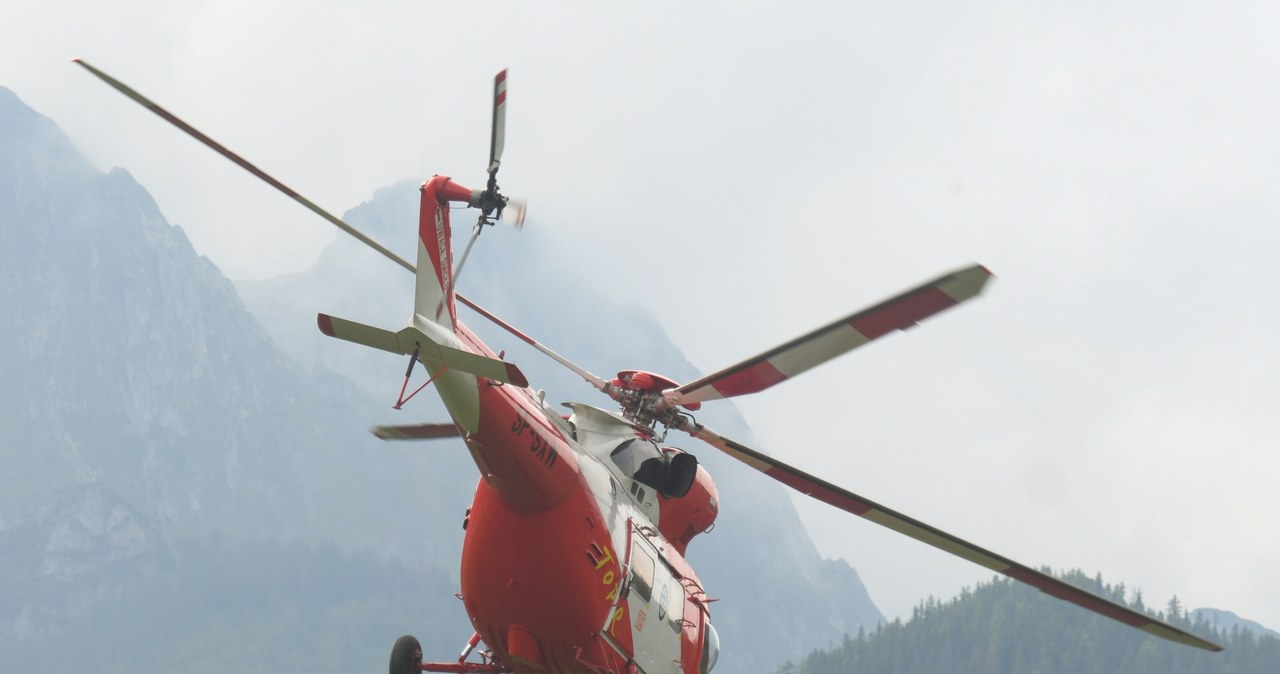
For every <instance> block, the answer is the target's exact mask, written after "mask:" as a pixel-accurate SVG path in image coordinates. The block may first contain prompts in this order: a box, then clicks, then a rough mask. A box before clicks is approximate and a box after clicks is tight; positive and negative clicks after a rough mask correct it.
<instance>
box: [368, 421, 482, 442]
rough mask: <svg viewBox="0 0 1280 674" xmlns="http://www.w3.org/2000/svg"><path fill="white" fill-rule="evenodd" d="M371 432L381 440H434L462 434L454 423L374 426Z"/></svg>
mask: <svg viewBox="0 0 1280 674" xmlns="http://www.w3.org/2000/svg"><path fill="white" fill-rule="evenodd" d="M370 430H372V431H373V434H374V435H376V436H378V437H379V438H382V439H383V440H434V439H436V438H456V437H460V436H461V435H462V433H461V432H459V431H458V427H457V426H456V425H454V424H413V425H410V426H374V427H373V428H372V429H370Z"/></svg>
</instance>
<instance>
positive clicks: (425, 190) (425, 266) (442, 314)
mask: <svg viewBox="0 0 1280 674" xmlns="http://www.w3.org/2000/svg"><path fill="white" fill-rule="evenodd" d="M475 194H476V193H475V192H473V191H472V190H470V189H468V188H466V187H463V186H462V185H459V184H457V183H455V182H453V181H452V180H450V179H449V178H448V177H447V176H435V177H433V178H431V179H430V180H428V181H427V182H425V183H423V184H422V206H421V210H420V213H419V216H418V282H417V287H416V293H415V295H414V300H413V311H414V313H415V314H418V315H419V316H422V317H423V318H424V319H426V320H428V321H430V322H432V323H435V324H437V325H439V326H441V327H443V328H446V329H447V330H448V331H449V332H454V331H455V329H456V326H457V321H458V314H457V308H456V307H455V305H454V290H453V244H452V231H451V228H450V226H449V202H451V201H457V202H463V203H468V204H470V203H471V202H472V201H474V199H475Z"/></svg>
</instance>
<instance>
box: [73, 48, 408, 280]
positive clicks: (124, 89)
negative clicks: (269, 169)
mask: <svg viewBox="0 0 1280 674" xmlns="http://www.w3.org/2000/svg"><path fill="white" fill-rule="evenodd" d="M72 61H74V62H75V63H78V64H79V65H80V66H81V67H83V68H84V69H85V70H88V71H89V72H91V73H93V74H94V75H95V76H96V77H97V78H98V79H100V80H102V81H103V82H106V83H107V84H109V85H111V87H112V88H113V89H115V90H116V91H119V92H120V93H122V94H124V95H125V96H128V97H129V98H132V99H133V100H134V102H136V103H138V104H139V105H141V106H142V107H144V108H146V109H148V110H150V111H151V112H154V113H155V114H157V115H159V116H160V117H161V118H162V119H164V120H165V121H166V122H169V123H170V124H172V125H174V126H176V127H178V128H179V129H181V130H182V131H183V132H184V133H186V134H187V135H188V136H191V137H192V138H195V139H196V140H198V141H200V142H201V143H204V144H205V145H207V146H208V147H210V148H211V149H213V151H214V152H217V153H218V154H220V155H222V156H224V157H226V158H227V159H230V160H231V161H233V162H235V163H236V165H237V166H239V167H240V168H242V169H244V170H246V171H248V172H249V173H252V174H253V175H255V176H257V177H258V178H259V179H261V180H262V181H263V182H265V183H267V184H268V185H270V186H272V187H274V188H276V189H277V190H280V191H281V192H283V193H284V194H285V195H286V196H288V197H289V198H290V199H293V200H294V201H296V202H298V203H300V204H302V205H303V206H306V207H307V208H308V209H310V210H311V212H312V213H315V214H316V215H319V216H320V217H322V218H324V219H325V220H328V221H329V222H330V223H332V224H333V225H334V226H335V227H337V228H338V229H341V230H342V231H344V232H346V233H347V234H350V235H351V236H354V237H355V238H357V239H359V240H360V241H361V242H362V243H364V244H365V245H366V246H369V247H370V248H372V249H374V250H376V251H378V252H379V253H382V254H383V255H384V256H385V257H387V259H389V260H391V261H392V262H395V263H396V264H398V265H400V266H401V267H404V268H405V269H408V270H409V271H414V267H413V265H411V264H409V263H408V262H407V261H405V260H404V259H403V258H401V257H400V256H399V255H396V254H395V253H393V252H391V251H390V250H388V249H387V248H386V247H385V246H383V245H382V244H380V243H378V242H377V241H374V240H373V239H370V238H369V237H367V236H365V235H364V234H363V233H362V232H361V231H360V230H358V229H356V228H355V227H352V226H351V225H348V224H347V223H345V222H343V221H342V220H341V219H340V218H338V217H337V216H335V215H333V214H332V213H330V212H329V211H326V210H324V209H323V208H320V207H319V206H317V205H315V204H314V203H312V202H311V200H310V199H307V198H306V197H304V196H302V195H301V194H298V193H297V192H294V191H293V189H292V188H290V187H289V186H288V185H285V184H284V183H282V182H280V181H279V180H276V179H275V178H273V177H271V176H270V175H268V174H267V173H266V172H265V171H263V170H262V169H260V168H258V167H257V166H254V165H253V164H251V163H249V161H248V160H246V159H245V158H244V157H241V156H240V155H238V154H236V153H234V152H232V151H231V150H228V149H227V148H226V147H224V146H223V145H222V144H221V143H219V142H218V141H216V140H214V139H212V138H210V137H208V136H206V135H204V134H203V133H201V132H200V131H198V130H197V129H196V128H195V127H193V126H191V125H190V124H187V123H186V122H184V121H182V120H181V119H178V117H176V116H175V115H173V114H172V113H170V112H169V111H168V110H165V109H164V108H162V107H160V106H159V105H156V104H155V103H153V102H152V101H151V99H149V98H147V97H146V96H143V95H142V94H140V93H138V92H137V91H134V90H133V89H132V88H130V87H129V86H128V85H126V84H125V83H123V82H121V81H119V80H117V79H115V78H114V77H111V76H110V75H108V74H106V73H104V72H102V71H101V70H98V69H97V68H95V67H93V66H91V65H89V63H88V62H87V61H84V60H83V59H78V58H77V59H72Z"/></svg>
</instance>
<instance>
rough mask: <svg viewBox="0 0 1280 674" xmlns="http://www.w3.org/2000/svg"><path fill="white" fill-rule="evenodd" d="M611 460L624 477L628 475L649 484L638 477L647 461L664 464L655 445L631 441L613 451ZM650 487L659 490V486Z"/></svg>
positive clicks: (660, 453)
mask: <svg viewBox="0 0 1280 674" xmlns="http://www.w3.org/2000/svg"><path fill="white" fill-rule="evenodd" d="M609 458H611V459H613V463H614V465H616V466H617V467H618V468H620V469H621V470H622V474H623V475H626V476H627V477H629V478H631V479H633V480H639V481H640V482H644V483H645V484H649V483H648V482H645V481H644V480H641V479H640V477H638V475H641V474H642V473H641V468H642V467H643V466H644V464H645V462H646V461H649V460H651V459H652V460H657V462H658V463H662V452H661V451H659V450H658V448H657V447H656V446H654V445H653V443H650V442H645V441H643V440H637V439H631V440H628V441H626V442H624V443H622V444H621V445H618V448H617V449H615V450H613V452H612V453H611V454H610V455H609ZM650 465H653V464H650ZM649 486H650V487H654V488H655V489H656V488H657V485H655V484H649Z"/></svg>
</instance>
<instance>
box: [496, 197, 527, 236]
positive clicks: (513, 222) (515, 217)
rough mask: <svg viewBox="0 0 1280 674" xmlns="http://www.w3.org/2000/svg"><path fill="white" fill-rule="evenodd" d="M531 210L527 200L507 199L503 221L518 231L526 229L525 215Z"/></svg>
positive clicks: (503, 210) (503, 211)
mask: <svg viewBox="0 0 1280 674" xmlns="http://www.w3.org/2000/svg"><path fill="white" fill-rule="evenodd" d="M527 210H529V202H528V201H527V200H525V199H507V205H506V206H505V207H503V209H502V221H503V222H505V223H507V224H508V225H510V226H512V227H515V228H516V229H524V214H525V211H527Z"/></svg>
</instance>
